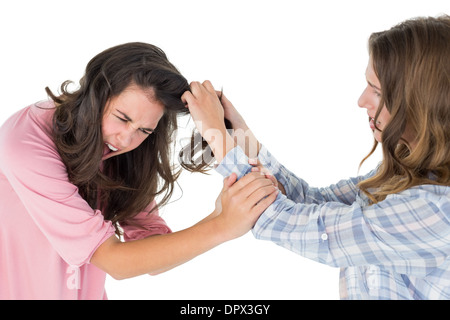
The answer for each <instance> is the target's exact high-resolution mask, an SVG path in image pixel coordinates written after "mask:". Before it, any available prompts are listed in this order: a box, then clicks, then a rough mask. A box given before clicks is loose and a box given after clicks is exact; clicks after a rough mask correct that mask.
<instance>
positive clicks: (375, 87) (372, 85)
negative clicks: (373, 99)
mask: <svg viewBox="0 0 450 320" xmlns="http://www.w3.org/2000/svg"><path fill="white" fill-rule="evenodd" d="M367 83H368V84H369V86H371V87H372V88H374V89H377V90H378V91H381V89H380V88H378V87H377V86H376V85H374V84H373V83H371V82H370V81H369V80H367Z"/></svg>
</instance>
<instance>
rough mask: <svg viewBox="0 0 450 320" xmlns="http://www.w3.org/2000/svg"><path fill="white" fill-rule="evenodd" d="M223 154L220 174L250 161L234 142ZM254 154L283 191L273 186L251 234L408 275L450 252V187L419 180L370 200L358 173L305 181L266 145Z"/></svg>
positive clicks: (329, 258) (345, 262)
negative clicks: (329, 182)
mask: <svg viewBox="0 0 450 320" xmlns="http://www.w3.org/2000/svg"><path fill="white" fill-rule="evenodd" d="M226 158H227V161H226V162H223V163H221V165H219V167H218V168H217V171H218V172H219V173H222V174H224V175H227V172H228V173H231V172H233V171H234V172H237V173H238V176H243V175H244V174H245V173H247V172H248V171H249V170H250V168H251V167H250V166H249V165H248V159H246V156H245V155H244V154H243V152H242V150H241V149H240V148H235V149H233V150H232V151H231V152H230V154H229V155H227V157H226ZM259 159H260V161H261V163H262V164H263V165H265V166H266V167H268V168H269V169H270V170H272V172H273V173H274V175H275V177H276V178H277V179H278V181H280V182H281V183H283V185H284V187H285V189H286V193H287V196H285V195H283V194H281V193H279V194H278V196H277V199H276V200H275V202H274V203H273V204H272V205H271V206H269V208H267V210H266V211H265V212H264V213H263V214H262V215H261V216H260V218H259V219H258V221H257V223H256V225H255V226H254V228H253V234H254V236H255V237H256V238H258V239H263V240H270V241H273V242H275V243H277V244H278V245H280V246H282V247H285V248H287V249H289V250H291V251H293V252H296V253H298V254H300V255H302V256H305V257H307V258H310V259H313V260H315V261H318V262H321V263H324V264H327V265H330V266H335V267H347V266H361V265H372V264H374V265H384V266H386V267H389V268H391V269H393V270H395V271H396V272H398V273H402V274H409V275H413V276H424V275H426V274H427V273H428V272H430V270H432V269H433V268H435V267H436V266H438V265H441V264H442V263H443V262H444V261H445V260H446V259H447V258H448V257H449V255H450V187H441V186H433V185H425V186H419V187H415V188H411V189H408V190H405V191H404V192H401V193H398V194H393V195H390V196H388V197H387V198H386V199H385V200H384V201H381V202H379V203H377V204H374V205H371V206H368V205H367V199H365V197H362V196H360V195H359V192H358V189H357V187H356V184H357V182H358V181H359V180H360V179H362V178H363V177H362V178H354V179H349V180H345V181H341V182H339V183H338V184H336V185H333V186H330V187H328V188H322V189H317V188H310V187H308V185H307V184H306V183H305V182H304V181H302V180H301V179H299V178H297V177H295V175H293V174H292V173H290V172H289V171H287V170H286V169H284V167H283V166H281V165H280V164H279V163H278V162H277V161H276V160H275V159H274V158H273V157H272V156H271V155H270V153H269V152H268V151H267V150H265V148H262V149H261V152H260V155H259ZM233 161H236V162H234V163H233Z"/></svg>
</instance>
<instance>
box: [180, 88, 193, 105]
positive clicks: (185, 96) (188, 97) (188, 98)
mask: <svg viewBox="0 0 450 320" xmlns="http://www.w3.org/2000/svg"><path fill="white" fill-rule="evenodd" d="M194 99H195V98H194V96H193V95H192V93H191V92H190V91H186V92H184V93H183V95H182V96H181V101H183V103H184V104H185V106H186V107H189V102H193V101H194Z"/></svg>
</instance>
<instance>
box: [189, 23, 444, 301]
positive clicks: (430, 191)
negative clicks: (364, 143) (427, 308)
mask: <svg viewBox="0 0 450 320" xmlns="http://www.w3.org/2000/svg"><path fill="white" fill-rule="evenodd" d="M366 79H367V87H366V89H365V90H364V92H363V93H362V95H361V97H360V98H359V100H358V105H359V106H360V107H361V108H364V109H366V110H367V114H368V119H369V126H370V128H371V129H372V131H373V135H374V138H375V143H374V147H373V150H372V152H371V153H370V154H369V156H370V155H371V154H372V153H373V152H374V150H375V148H376V147H377V146H378V144H379V143H381V147H382V150H383V160H382V162H381V164H380V165H379V166H378V168H376V169H375V170H373V171H372V172H371V173H369V174H368V175H366V176H362V177H357V178H351V179H347V180H342V181H340V182H338V183H336V184H334V185H331V186H329V187H327V188H312V187H310V186H309V185H308V184H307V183H306V182H305V181H304V180H302V179H300V178H298V177H297V176H295V175H294V174H293V173H291V172H290V171H288V170H287V169H286V168H285V167H284V166H283V165H281V164H280V163H278V161H276V159H275V158H274V157H273V156H272V155H271V154H270V152H269V151H267V149H266V148H265V147H264V146H263V145H261V144H259V142H258V141H257V140H256V138H255V137H254V136H253V134H251V132H250V130H248V127H247V125H246V124H245V121H244V120H243V119H242V117H241V116H240V115H239V113H238V112H237V111H236V109H235V108H234V107H233V105H232V104H231V103H230V102H229V101H228V100H227V99H226V98H225V97H223V96H222V97H221V100H220V102H221V103H220V102H219V99H218V98H217V94H216V92H215V91H214V88H213V87H212V85H211V83H210V82H208V81H206V82H204V83H203V84H200V83H192V84H191V89H192V92H187V93H185V94H184V96H183V99H184V100H185V102H186V103H187V105H188V107H189V109H190V112H191V114H192V116H193V117H194V119H195V120H198V121H202V128H200V127H199V131H200V132H201V134H202V135H203V137H204V138H205V140H207V142H208V143H209V144H210V146H211V149H212V150H213V151H214V152H216V151H219V152H220V153H221V154H225V153H226V157H225V158H224V159H223V161H222V162H221V163H220V165H219V166H218V167H217V169H216V170H217V171H218V172H220V173H221V174H223V175H224V176H228V175H230V174H231V173H233V172H235V173H237V175H238V177H241V176H243V175H245V174H246V173H248V172H249V171H251V170H253V171H255V170H256V171H258V170H259V171H262V172H271V173H272V174H273V175H274V176H275V178H276V180H277V181H278V185H279V189H280V190H281V192H280V193H279V194H278V196H277V199H276V200H275V202H274V203H273V204H272V205H271V206H269V208H268V209H267V210H266V211H265V212H264V213H263V214H262V215H261V216H260V218H259V220H258V221H257V223H256V225H255V226H254V228H253V233H254V235H255V237H256V238H259V239H264V240H271V241H273V242H275V243H277V244H279V245H280V246H283V247H285V248H287V249H289V250H292V251H294V252H296V253H298V254H300V255H302V256H305V257H307V258H310V259H313V260H315V261H318V262H321V263H324V264H327V265H330V266H334V267H339V268H341V276H340V294H341V298H342V299H450V129H449V128H450V17H449V16H447V15H444V16H441V17H438V18H431V17H430V18H417V19H411V20H407V21H405V22H403V23H401V24H399V25H397V26H394V27H393V28H391V29H390V30H387V31H384V32H378V33H373V34H372V35H371V37H370V39H369V63H368V66H367V69H366ZM222 106H223V108H222ZM224 117H225V118H227V119H228V120H230V122H231V123H232V125H233V129H242V130H238V131H239V132H241V133H242V132H245V133H246V137H247V139H250V140H247V141H250V144H247V145H240V146H238V147H236V148H235V145H234V144H233V143H232V142H231V141H232V137H230V136H229V133H227V131H226V129H225V126H224V125H223V118H224ZM212 128H214V129H215V130H216V135H215V138H214V139H213V138H212V135H211V134H209V132H208V130H210V129H212ZM217 132H219V133H220V134H217ZM235 132H237V131H235ZM237 141H245V139H237ZM249 146H250V148H249ZM252 148H253V149H255V150H256V151H255V150H253V151H254V152H255V153H256V154H257V155H258V160H259V163H258V165H257V166H254V165H253V166H252V165H250V164H249V157H250V158H251V157H252V154H250V153H251V152H252V150H251V149H252Z"/></svg>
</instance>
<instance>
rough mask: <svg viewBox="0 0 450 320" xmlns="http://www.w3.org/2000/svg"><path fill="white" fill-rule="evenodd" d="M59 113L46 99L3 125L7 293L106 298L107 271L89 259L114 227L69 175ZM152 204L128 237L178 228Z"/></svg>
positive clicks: (1, 281) (3, 283) (0, 281)
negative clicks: (55, 126) (55, 122)
mask: <svg viewBox="0 0 450 320" xmlns="http://www.w3.org/2000/svg"><path fill="white" fill-rule="evenodd" d="M53 113H54V103H53V102H51V101H49V102H42V103H39V104H38V105H31V106H29V107H27V108H24V109H22V110H20V111H19V112H17V113H16V114H14V115H13V116H11V117H10V118H9V119H8V120H7V121H6V122H5V123H4V124H3V125H2V127H0V299H106V298H107V296H106V292H105V279H106V274H105V272H104V271H102V270H100V269H98V268H97V267H95V266H94V265H92V264H90V259H91V257H92V255H93V254H94V252H95V250H96V249H97V248H98V247H99V246H100V245H101V244H102V243H103V242H104V241H105V240H107V239H108V238H109V237H111V236H114V232H115V229H114V227H113V226H112V224H111V222H110V221H107V220H105V219H104V217H103V215H102V213H101V212H100V211H99V210H96V209H93V208H91V207H90V206H89V205H88V204H87V202H86V201H85V200H84V199H83V198H82V197H81V196H80V195H79V193H78V189H77V187H76V186H75V185H74V184H72V183H71V182H70V181H69V179H68V176H67V170H66V167H65V165H64V164H63V162H62V160H61V157H60V156H59V154H58V151H57V150H56V146H55V144H54V142H53V140H52V138H51V122H52V116H53ZM154 205H155V203H154V202H153V203H151V204H149V207H148V208H147V209H150V208H151V207H152V206H154ZM147 212H148V211H144V212H141V213H139V214H138V215H137V216H135V217H134V218H133V220H134V221H133V222H135V223H127V224H124V225H122V226H121V227H122V228H123V231H124V239H125V240H126V241H131V240H137V239H142V238H145V237H148V236H150V235H153V234H164V233H169V232H171V231H170V229H169V227H168V226H167V225H166V223H165V222H164V220H163V219H162V218H161V217H159V215H158V213H157V212H156V211H155V212H154V213H152V214H147ZM136 222H137V223H138V224H139V227H136V226H135V224H136Z"/></svg>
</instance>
